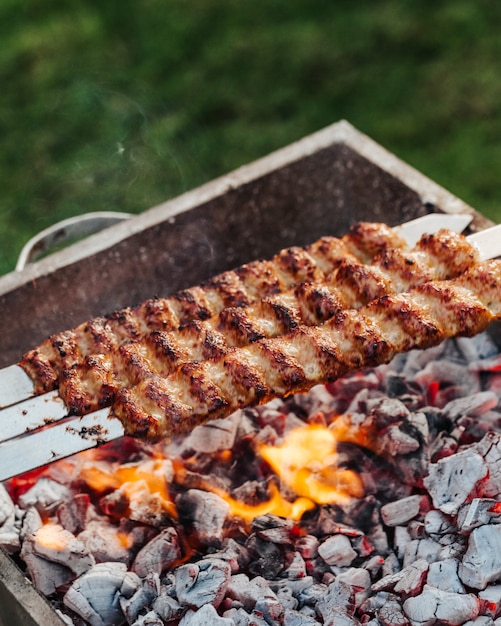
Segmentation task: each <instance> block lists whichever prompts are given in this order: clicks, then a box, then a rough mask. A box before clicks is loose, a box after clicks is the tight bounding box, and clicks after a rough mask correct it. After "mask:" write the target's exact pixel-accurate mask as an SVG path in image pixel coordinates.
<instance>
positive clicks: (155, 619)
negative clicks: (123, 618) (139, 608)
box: [132, 611, 164, 626]
mask: <svg viewBox="0 0 501 626" xmlns="http://www.w3.org/2000/svg"><path fill="white" fill-rule="evenodd" d="M163 624H164V622H163V621H162V620H161V619H160V617H159V616H158V615H157V614H156V613H155V611H149V612H148V613H146V615H142V616H141V617H140V618H139V619H137V620H136V621H135V622H134V623H133V624H132V626H163Z"/></svg>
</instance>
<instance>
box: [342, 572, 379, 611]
mask: <svg viewBox="0 0 501 626" xmlns="http://www.w3.org/2000/svg"><path fill="white" fill-rule="evenodd" d="M336 580H337V581H338V582H340V583H345V584H346V585H349V586H350V587H352V589H353V590H354V593H355V596H354V597H355V605H356V606H357V607H358V606H360V605H361V604H362V602H363V601H364V600H366V599H367V597H368V595H369V590H370V587H371V577H370V575H369V572H368V571H367V570H366V569H363V568H361V567H350V568H349V569H348V570H346V571H345V572H342V573H341V574H338V576H337V578H336Z"/></svg>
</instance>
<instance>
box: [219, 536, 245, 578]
mask: <svg viewBox="0 0 501 626" xmlns="http://www.w3.org/2000/svg"><path fill="white" fill-rule="evenodd" d="M211 556H212V557H213V558H215V559H221V560H222V561H226V562H227V563H228V564H229V566H230V568H231V573H232V574H236V573H237V572H238V571H239V570H240V569H242V568H244V567H245V566H246V565H247V563H248V561H249V554H248V552H247V549H246V548H245V547H244V546H242V545H240V544H239V543H237V542H236V541H235V540H234V539H232V538H231V537H230V538H229V539H225V540H224V542H223V547H222V549H221V550H218V551H217V552H211Z"/></svg>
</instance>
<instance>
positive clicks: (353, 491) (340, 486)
mask: <svg viewBox="0 0 501 626" xmlns="http://www.w3.org/2000/svg"><path fill="white" fill-rule="evenodd" d="M339 440H340V439H339V438H338V437H337V435H336V432H335V431H334V430H331V429H329V428H327V427H326V426H322V425H320V424H310V425H308V426H305V427H301V428H296V429H294V430H293V431H291V433H290V434H289V436H288V437H287V438H286V440H285V441H284V443H283V444H282V445H280V446H265V445H263V446H260V448H259V454H260V455H261V456H262V457H263V458H264V459H265V460H266V461H267V462H268V463H269V464H270V465H271V467H272V468H273V469H274V471H275V472H276V473H277V474H278V475H279V476H280V478H281V480H283V482H284V483H285V484H286V485H287V486H288V487H289V488H291V489H293V490H294V491H295V492H296V493H297V494H298V495H300V496H304V497H306V498H309V499H310V500H312V501H313V502H316V503H317V504H331V503H342V502H346V501H348V500H349V499H351V498H360V497H362V496H363V493H364V489H363V484H362V481H361V479H360V477H359V476H358V474H357V473H356V472H353V471H351V470H347V469H343V468H340V467H339V455H338V453H337V452H336V445H337V443H338V441H339Z"/></svg>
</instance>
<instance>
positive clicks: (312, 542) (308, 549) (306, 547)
mask: <svg viewBox="0 0 501 626" xmlns="http://www.w3.org/2000/svg"><path fill="white" fill-rule="evenodd" d="M318 546H319V541H318V539H317V538H316V537H315V536H314V535H305V536H304V537H300V538H299V539H298V540H297V541H296V542H295V544H294V547H295V548H296V550H297V551H298V552H299V554H300V555H301V556H302V557H303V559H314V558H315V557H316V556H317V554H318Z"/></svg>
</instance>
